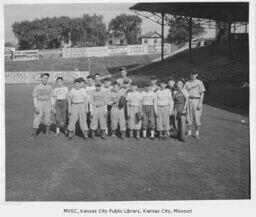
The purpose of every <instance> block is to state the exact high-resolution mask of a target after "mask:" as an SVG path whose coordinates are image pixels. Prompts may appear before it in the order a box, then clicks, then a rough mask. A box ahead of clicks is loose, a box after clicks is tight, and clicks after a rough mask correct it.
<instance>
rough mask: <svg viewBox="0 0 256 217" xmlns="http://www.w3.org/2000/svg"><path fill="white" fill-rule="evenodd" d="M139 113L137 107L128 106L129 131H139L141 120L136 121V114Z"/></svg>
mask: <svg viewBox="0 0 256 217" xmlns="http://www.w3.org/2000/svg"><path fill="white" fill-rule="evenodd" d="M138 112H139V106H129V114H128V116H129V119H128V128H129V129H130V130H140V129H141V120H139V121H138V120H137V118H136V114H137V113H138Z"/></svg>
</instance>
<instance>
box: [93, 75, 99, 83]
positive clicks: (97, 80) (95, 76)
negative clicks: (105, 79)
mask: <svg viewBox="0 0 256 217" xmlns="http://www.w3.org/2000/svg"><path fill="white" fill-rule="evenodd" d="M94 81H95V82H100V73H96V74H95V75H94Z"/></svg>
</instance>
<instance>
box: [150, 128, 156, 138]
mask: <svg viewBox="0 0 256 217" xmlns="http://www.w3.org/2000/svg"><path fill="white" fill-rule="evenodd" d="M154 136H155V131H154V130H151V131H150V137H151V138H154Z"/></svg>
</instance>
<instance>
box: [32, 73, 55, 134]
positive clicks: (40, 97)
mask: <svg viewBox="0 0 256 217" xmlns="http://www.w3.org/2000/svg"><path fill="white" fill-rule="evenodd" d="M49 76H50V75H49V74H48V73H43V74H42V75H41V84H38V85H36V86H35V88H34V90H33V94H32V96H33V99H34V106H35V114H34V120H33V132H32V136H33V138H36V133H37V130H38V128H39V125H40V123H41V120H42V117H43V115H44V117H45V125H46V136H48V135H49V134H50V126H51V113H52V112H54V98H53V88H52V86H51V85H49V84H48V79H49Z"/></svg>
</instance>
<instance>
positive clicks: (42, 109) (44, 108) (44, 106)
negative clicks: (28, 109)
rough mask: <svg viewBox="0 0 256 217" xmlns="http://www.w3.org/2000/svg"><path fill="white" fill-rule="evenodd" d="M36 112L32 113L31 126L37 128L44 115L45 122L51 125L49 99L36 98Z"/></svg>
mask: <svg viewBox="0 0 256 217" xmlns="http://www.w3.org/2000/svg"><path fill="white" fill-rule="evenodd" d="M37 108H38V110H39V113H38V114H36V113H35V114H34V120H33V128H34V129H38V128H39V125H40V123H41V121H42V117H43V115H44V118H45V124H46V125H51V123H52V122H51V100H37Z"/></svg>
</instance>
